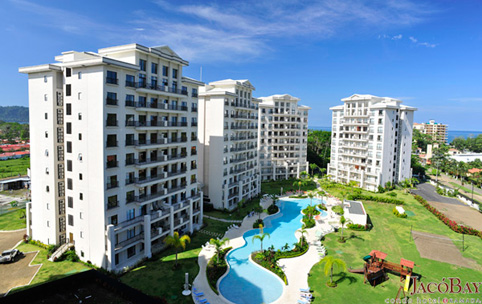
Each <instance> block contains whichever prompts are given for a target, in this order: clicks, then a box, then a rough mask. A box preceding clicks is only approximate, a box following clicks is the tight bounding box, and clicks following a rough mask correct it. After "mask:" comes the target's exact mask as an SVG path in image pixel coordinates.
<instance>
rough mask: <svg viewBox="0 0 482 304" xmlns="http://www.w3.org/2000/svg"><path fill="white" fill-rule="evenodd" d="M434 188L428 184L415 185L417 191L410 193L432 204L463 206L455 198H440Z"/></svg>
mask: <svg viewBox="0 0 482 304" xmlns="http://www.w3.org/2000/svg"><path fill="white" fill-rule="evenodd" d="M435 190H436V189H435V187H434V186H432V185H431V184H430V183H423V184H418V185H417V190H412V193H415V194H418V195H420V196H421V197H423V198H424V199H426V200H427V201H429V202H430V201H432V202H441V203H444V204H454V205H462V206H465V204H463V203H462V202H460V201H459V200H458V199H456V198H451V197H446V196H442V195H440V194H438V193H437V191H435Z"/></svg>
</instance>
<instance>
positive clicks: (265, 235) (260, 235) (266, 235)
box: [253, 232, 271, 251]
mask: <svg viewBox="0 0 482 304" xmlns="http://www.w3.org/2000/svg"><path fill="white" fill-rule="evenodd" d="M265 237H268V238H270V237H271V236H270V234H269V233H266V232H265V233H263V234H257V235H255V236H253V243H254V240H259V241H260V242H261V251H263V240H264V238H265Z"/></svg>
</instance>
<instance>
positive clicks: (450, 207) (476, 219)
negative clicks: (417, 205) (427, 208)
mask: <svg viewBox="0 0 482 304" xmlns="http://www.w3.org/2000/svg"><path fill="white" fill-rule="evenodd" d="M428 203H429V204H430V205H432V206H433V207H435V208H437V209H438V210H439V211H440V212H442V213H444V214H445V215H446V216H447V217H448V218H450V219H451V220H453V221H456V222H457V223H458V224H462V225H465V226H469V227H472V228H475V229H477V230H482V213H480V212H478V211H477V210H475V209H473V208H470V207H468V206H466V205H455V204H445V203H439V202H428Z"/></svg>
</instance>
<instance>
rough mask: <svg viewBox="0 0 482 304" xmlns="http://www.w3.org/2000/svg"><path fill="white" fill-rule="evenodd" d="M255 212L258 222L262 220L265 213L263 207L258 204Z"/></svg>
mask: <svg viewBox="0 0 482 304" xmlns="http://www.w3.org/2000/svg"><path fill="white" fill-rule="evenodd" d="M254 212H256V213H257V214H258V220H260V219H261V213H263V207H261V205H259V204H257V205H256V206H254Z"/></svg>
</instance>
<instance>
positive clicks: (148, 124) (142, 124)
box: [126, 120, 188, 127]
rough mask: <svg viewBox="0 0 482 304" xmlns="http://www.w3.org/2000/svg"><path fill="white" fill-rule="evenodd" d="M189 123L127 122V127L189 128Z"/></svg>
mask: <svg viewBox="0 0 482 304" xmlns="http://www.w3.org/2000/svg"><path fill="white" fill-rule="evenodd" d="M187 125H188V123H187V121H159V120H151V121H137V120H136V121H126V127H187Z"/></svg>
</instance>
